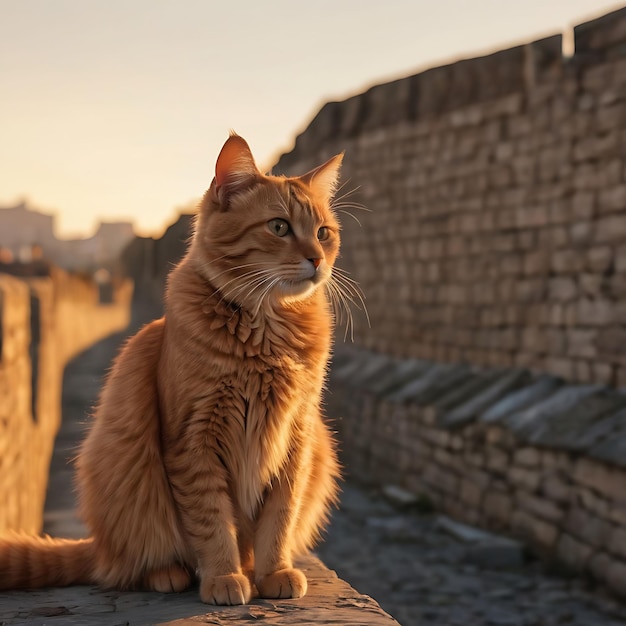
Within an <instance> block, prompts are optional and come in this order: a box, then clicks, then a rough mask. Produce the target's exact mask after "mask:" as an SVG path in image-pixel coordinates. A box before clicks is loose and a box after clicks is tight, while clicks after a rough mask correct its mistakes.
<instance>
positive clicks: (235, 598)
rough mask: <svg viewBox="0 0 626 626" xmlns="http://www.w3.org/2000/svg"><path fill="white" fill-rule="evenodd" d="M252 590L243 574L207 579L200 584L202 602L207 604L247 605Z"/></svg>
mask: <svg viewBox="0 0 626 626" xmlns="http://www.w3.org/2000/svg"><path fill="white" fill-rule="evenodd" d="M251 596H252V589H251V587H250V581H249V580H248V578H247V577H246V576H244V575H243V574H227V575H226V576H214V577H211V578H206V579H204V580H202V582H201V583H200V600H202V602H205V603H206V604H229V605H233V604H247V603H248V602H250V597H251Z"/></svg>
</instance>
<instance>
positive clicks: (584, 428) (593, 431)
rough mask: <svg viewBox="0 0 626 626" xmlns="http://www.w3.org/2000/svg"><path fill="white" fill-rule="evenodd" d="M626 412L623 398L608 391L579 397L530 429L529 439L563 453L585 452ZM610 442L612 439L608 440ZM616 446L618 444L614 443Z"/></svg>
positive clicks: (610, 430)
mask: <svg viewBox="0 0 626 626" xmlns="http://www.w3.org/2000/svg"><path fill="white" fill-rule="evenodd" d="M625 410H626V396H624V395H622V394H620V393H617V392H614V391H610V390H600V391H598V392H597V393H594V394H591V395H587V396H586V397H581V398H580V400H579V401H578V402H577V403H576V404H575V405H573V406H572V407H571V408H569V409H566V410H564V411H557V410H555V411H554V412H553V413H551V414H550V415H547V416H545V419H543V420H542V422H541V423H538V424H536V425H535V427H533V429H532V433H529V434H528V435H527V436H528V440H529V441H531V442H532V443H534V444H536V445H542V446H553V447H555V448H560V449H566V450H588V449H589V448H591V447H592V446H595V444H596V442H597V441H598V440H599V439H601V438H602V437H603V436H604V435H605V434H611V433H612V432H614V431H613V428H614V426H615V425H616V423H618V422H619V418H616V414H619V415H622V414H623V411H625ZM611 439H613V437H612V438H611ZM615 445H618V444H615Z"/></svg>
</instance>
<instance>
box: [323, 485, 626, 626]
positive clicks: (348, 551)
mask: <svg viewBox="0 0 626 626" xmlns="http://www.w3.org/2000/svg"><path fill="white" fill-rule="evenodd" d="M445 521H446V520H445V518H443V519H442V518H440V517H439V516H437V515H436V514H434V513H431V514H419V513H418V512H417V511H416V510H415V509H413V510H412V511H411V510H402V508H398V507H396V506H394V505H392V504H391V503H390V502H389V501H388V500H387V499H385V498H384V497H383V496H382V495H381V492H380V491H379V490H377V489H375V488H364V487H360V486H357V485H355V484H352V483H347V484H345V485H344V492H343V497H342V504H341V509H340V510H339V511H338V512H336V513H335V515H334V516H333V520H332V523H331V527H330V529H329V532H328V535H327V538H326V541H325V542H324V544H323V545H321V546H320V547H319V549H318V554H319V556H320V557H321V558H322V560H323V561H324V563H325V564H326V565H327V566H328V567H330V568H331V569H334V570H336V571H337V573H338V575H339V576H340V577H341V578H343V579H345V580H346V581H348V582H349V583H350V584H351V585H353V586H354V587H355V588H356V589H358V590H359V591H360V592H361V593H364V594H367V595H371V596H372V597H374V598H376V600H377V601H378V602H379V603H380V605H381V606H382V607H383V609H385V610H386V611H387V612H388V613H390V614H391V615H392V616H393V617H395V618H396V619H397V620H398V621H399V622H400V623H401V624H402V625H403V626H426V625H429V626H430V625H437V626H461V625H462V626H474V625H476V626H557V625H563V624H564V625H568V626H617V625H618V624H621V625H624V624H626V604H623V603H620V602H618V601H616V600H615V599H613V598H610V597H609V596H607V595H606V594H602V593H601V592H598V591H594V590H593V589H591V588H590V587H589V586H588V585H587V583H586V582H585V581H583V580H580V579H568V578H565V577H564V576H558V575H551V574H550V573H549V572H548V570H547V568H546V566H545V565H543V564H542V563H540V562H538V561H536V560H531V559H530V557H529V555H525V554H523V553H521V552H520V551H519V550H518V551H516V550H515V545H511V543H504V544H503V543H502V541H501V540H500V539H499V538H497V537H493V536H492V539H491V540H490V541H487V542H482V543H480V544H476V543H471V542H469V543H468V542H465V541H462V540H460V539H457V538H455V536H453V535H452V534H450V533H449V532H448V531H446V530H445V529H444V528H443V524H442V522H445ZM503 561H504V563H503ZM507 563H508V565H507ZM503 565H504V566H503Z"/></svg>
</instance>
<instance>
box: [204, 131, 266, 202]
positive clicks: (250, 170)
mask: <svg viewBox="0 0 626 626" xmlns="http://www.w3.org/2000/svg"><path fill="white" fill-rule="evenodd" d="M260 176H261V173H260V172H259V170H258V168H257V166H256V163H255V162H254V157H253V156H252V152H251V151H250V147H249V146H248V144H247V142H246V140H245V139H244V138H243V137H240V136H239V135H236V134H235V133H231V135H230V137H229V138H228V139H227V140H226V143H225V144H224V146H223V147H222V150H221V151H220V154H219V156H218V157H217V163H216V164H215V180H214V185H215V193H216V195H217V199H218V201H219V202H220V204H221V205H222V206H223V207H224V208H226V207H227V205H228V200H229V199H230V197H231V196H232V195H234V194H236V193H239V192H241V191H245V190H246V189H249V188H250V187H251V186H252V185H254V183H255V182H256V181H257V180H258V179H259V177H260Z"/></svg>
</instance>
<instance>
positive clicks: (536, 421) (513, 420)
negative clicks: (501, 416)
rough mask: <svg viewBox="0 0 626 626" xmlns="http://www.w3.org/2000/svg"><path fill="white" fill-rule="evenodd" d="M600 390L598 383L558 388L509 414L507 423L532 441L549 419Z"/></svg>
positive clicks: (565, 412) (563, 412) (562, 413)
mask: <svg viewBox="0 0 626 626" xmlns="http://www.w3.org/2000/svg"><path fill="white" fill-rule="evenodd" d="M598 390H599V387H598V386H597V385H579V386H575V385H570V386H566V387H563V388H561V389H557V390H556V391H555V392H554V393H553V394H552V395H550V396H548V397H547V398H546V399H543V400H541V401H539V402H538V403H536V404H534V405H532V406H530V407H529V408H527V409H524V410H522V411H519V412H517V413H514V414H512V415H509V416H508V417H507V418H506V419H505V423H506V425H507V426H508V427H509V428H510V429H511V430H512V431H513V432H514V433H515V434H516V435H517V436H518V437H522V438H524V439H526V440H530V441H532V440H533V438H534V437H538V436H539V434H540V433H542V432H543V431H544V428H545V426H544V425H545V423H546V422H547V421H548V420H550V419H552V418H553V417H554V416H555V415H564V414H567V412H568V411H569V410H571V409H572V408H573V407H574V406H576V405H577V404H578V403H579V402H580V401H581V400H583V399H584V398H586V397H588V396H590V395H592V394H594V393H596V392H597V391H598Z"/></svg>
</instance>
